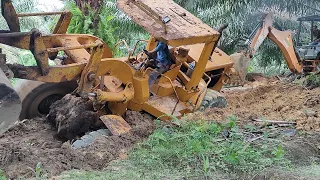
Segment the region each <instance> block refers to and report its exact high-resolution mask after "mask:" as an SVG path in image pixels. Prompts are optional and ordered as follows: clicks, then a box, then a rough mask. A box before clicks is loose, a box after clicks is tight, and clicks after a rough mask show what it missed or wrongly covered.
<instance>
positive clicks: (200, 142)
mask: <svg viewBox="0 0 320 180" xmlns="http://www.w3.org/2000/svg"><path fill="white" fill-rule="evenodd" d="M180 124H181V125H180V126H175V127H169V126H165V127H162V128H158V129H157V130H156V131H155V132H154V133H153V134H152V135H151V136H150V137H149V138H148V139H147V140H146V141H145V142H143V143H140V144H138V145H137V146H136V147H135V148H134V149H133V150H132V151H131V153H130V154H129V158H128V159H127V160H120V161H115V162H113V163H111V164H110V165H109V167H108V169H107V170H105V171H103V172H82V171H71V172H67V173H64V174H63V175H62V176H61V177H62V179H166V178H170V179H181V178H186V179H208V178H209V179H211V178H213V177H214V178H215V179H226V178H228V179H229V178H230V177H238V176H242V177H251V176H253V175H254V174H255V173H256V172H257V171H261V170H264V169H266V168H268V167H274V166H284V167H287V165H289V161H288V160H286V159H285V157H284V154H285V152H284V149H283V147H282V145H281V144H276V143H272V144H270V143H262V144H263V145H262V146H261V145H259V146H257V145H254V144H253V143H249V142H246V141H245V135H244V133H243V132H242V131H241V130H240V129H239V127H238V126H237V123H236V118H235V117H230V118H229V121H228V122H227V123H225V124H218V123H215V122H208V121H198V122H181V123H180ZM261 141H264V140H261Z"/></svg>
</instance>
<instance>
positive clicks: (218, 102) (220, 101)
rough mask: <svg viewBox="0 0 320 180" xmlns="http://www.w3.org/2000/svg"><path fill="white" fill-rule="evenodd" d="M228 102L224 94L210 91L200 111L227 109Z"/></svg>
mask: <svg viewBox="0 0 320 180" xmlns="http://www.w3.org/2000/svg"><path fill="white" fill-rule="evenodd" d="M227 105H228V102H227V100H226V98H225V97H224V96H223V94H221V93H219V92H218V91H215V90H212V89H208V90H207V93H206V95H205V96H204V98H203V100H202V102H201V105H200V107H199V109H198V110H199V111H204V110H206V109H208V108H214V107H217V108H225V107H227Z"/></svg>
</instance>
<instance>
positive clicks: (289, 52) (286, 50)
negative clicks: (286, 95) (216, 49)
mask: <svg viewBox="0 0 320 180" xmlns="http://www.w3.org/2000/svg"><path fill="white" fill-rule="evenodd" d="M272 24H273V17H272V14H271V13H269V14H266V15H265V16H264V17H263V20H262V21H261V22H259V24H258V25H257V26H256V28H255V29H254V31H253V32H252V33H251V35H250V36H249V39H248V40H247V42H246V44H247V49H246V50H245V51H243V52H241V53H235V54H232V55H231V56H230V57H231V58H232V60H233V61H234V71H235V72H234V76H233V77H234V80H232V81H231V82H232V84H238V85H239V84H244V82H245V77H246V74H247V69H248V66H249V62H250V60H251V58H252V57H253V56H254V55H255V54H256V53H257V51H258V49H259V48H260V46H261V45H262V43H263V42H264V40H265V39H266V38H269V39H270V40H271V41H272V42H274V43H275V44H276V45H277V46H278V47H279V48H280V50H281V52H282V54H283V56H284V59H285V61H286V63H287V65H288V68H289V69H290V71H291V72H293V73H302V72H303V66H302V65H301V64H300V63H299V61H298V57H297V55H296V53H295V49H294V45H293V41H292V36H291V32H290V31H280V30H277V29H276V28H274V27H273V26H272ZM239 80H240V82H239Z"/></svg>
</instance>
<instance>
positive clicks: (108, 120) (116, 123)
mask: <svg viewBox="0 0 320 180" xmlns="http://www.w3.org/2000/svg"><path fill="white" fill-rule="evenodd" d="M100 119H101V121H102V122H103V123H104V124H105V125H106V126H107V128H108V129H109V130H110V132H111V133H112V135H114V136H120V135H123V134H126V133H128V132H129V131H130V130H131V127H130V125H129V124H128V123H127V122H126V121H125V120H124V119H123V118H122V117H121V116H116V115H105V116H101V117H100Z"/></svg>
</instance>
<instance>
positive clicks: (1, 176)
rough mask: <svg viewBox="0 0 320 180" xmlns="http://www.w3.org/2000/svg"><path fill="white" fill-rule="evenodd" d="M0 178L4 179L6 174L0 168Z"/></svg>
mask: <svg viewBox="0 0 320 180" xmlns="http://www.w3.org/2000/svg"><path fill="white" fill-rule="evenodd" d="M0 180H6V176H5V174H4V172H3V171H2V170H1V169H0Z"/></svg>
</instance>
